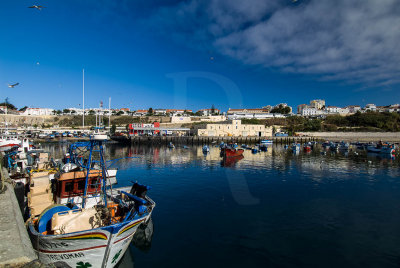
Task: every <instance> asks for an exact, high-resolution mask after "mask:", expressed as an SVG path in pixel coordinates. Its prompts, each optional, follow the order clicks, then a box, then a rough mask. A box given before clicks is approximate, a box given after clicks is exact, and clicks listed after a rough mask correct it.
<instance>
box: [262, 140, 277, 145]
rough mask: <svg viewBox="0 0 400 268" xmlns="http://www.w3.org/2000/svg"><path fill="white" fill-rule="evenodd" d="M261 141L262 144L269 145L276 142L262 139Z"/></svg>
mask: <svg viewBox="0 0 400 268" xmlns="http://www.w3.org/2000/svg"><path fill="white" fill-rule="evenodd" d="M260 143H261V144H268V145H271V144H273V143H274V141H273V140H262V141H261V142H260Z"/></svg>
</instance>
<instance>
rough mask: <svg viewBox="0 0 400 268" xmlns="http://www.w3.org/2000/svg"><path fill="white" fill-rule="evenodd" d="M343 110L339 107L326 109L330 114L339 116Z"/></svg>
mask: <svg viewBox="0 0 400 268" xmlns="http://www.w3.org/2000/svg"><path fill="white" fill-rule="evenodd" d="M341 109H342V108H340V107H337V106H328V107H326V111H327V112H328V113H330V114H338V113H339V111H340V110H341Z"/></svg>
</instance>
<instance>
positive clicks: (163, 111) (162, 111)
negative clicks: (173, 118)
mask: <svg viewBox="0 0 400 268" xmlns="http://www.w3.org/2000/svg"><path fill="white" fill-rule="evenodd" d="M153 113H154V115H166V114H167V109H154V112H153Z"/></svg>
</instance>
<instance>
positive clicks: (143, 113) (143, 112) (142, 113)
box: [133, 110, 149, 116]
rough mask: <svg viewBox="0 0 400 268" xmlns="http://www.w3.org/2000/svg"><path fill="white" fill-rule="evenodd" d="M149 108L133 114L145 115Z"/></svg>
mask: <svg viewBox="0 0 400 268" xmlns="http://www.w3.org/2000/svg"><path fill="white" fill-rule="evenodd" d="M148 112H149V111H148V110H137V111H136V112H135V113H134V114H133V115H134V116H145V115H147V114H148Z"/></svg>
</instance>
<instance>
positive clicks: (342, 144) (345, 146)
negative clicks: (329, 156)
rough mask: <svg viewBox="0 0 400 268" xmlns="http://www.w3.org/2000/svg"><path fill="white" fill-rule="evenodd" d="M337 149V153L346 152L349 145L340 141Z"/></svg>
mask: <svg viewBox="0 0 400 268" xmlns="http://www.w3.org/2000/svg"><path fill="white" fill-rule="evenodd" d="M338 147H339V148H338V149H339V151H348V150H349V148H350V144H349V143H348V142H344V141H342V142H340V143H339V145H338Z"/></svg>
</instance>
